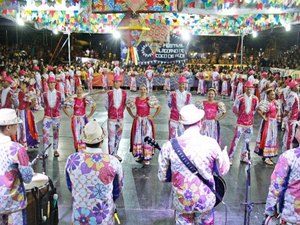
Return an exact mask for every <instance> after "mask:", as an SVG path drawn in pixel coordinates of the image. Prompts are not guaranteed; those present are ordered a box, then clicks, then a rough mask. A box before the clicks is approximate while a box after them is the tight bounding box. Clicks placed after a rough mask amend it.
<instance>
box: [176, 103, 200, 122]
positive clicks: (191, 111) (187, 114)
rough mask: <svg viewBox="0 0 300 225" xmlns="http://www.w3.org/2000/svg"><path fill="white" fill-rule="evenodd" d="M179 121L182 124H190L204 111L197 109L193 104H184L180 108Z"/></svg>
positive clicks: (196, 120) (198, 119) (197, 120)
mask: <svg viewBox="0 0 300 225" xmlns="http://www.w3.org/2000/svg"><path fill="white" fill-rule="evenodd" d="M179 114H180V119H179V122H180V123H182V124H183V125H191V124H194V123H197V122H199V121H200V120H201V119H202V118H203V116H204V114H205V113H204V111H203V110H202V109H198V108H197V107H196V106H195V105H194V104H189V105H185V106H183V107H182V108H181V110H180V112H179Z"/></svg>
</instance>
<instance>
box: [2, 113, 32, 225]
mask: <svg viewBox="0 0 300 225" xmlns="http://www.w3.org/2000/svg"><path fill="white" fill-rule="evenodd" d="M21 122H22V121H21V120H20V118H18V117H17V114H16V112H15V110H13V109H8V108H2V109H0V203H1V204H0V224H1V225H8V224H9V225H25V224H27V220H26V218H27V215H26V209H25V208H26V204H27V202H26V192H25V188H24V184H23V182H25V183H29V182H30V181H31V179H32V176H33V170H32V168H31V166H30V165H29V158H28V155H27V152H26V149H25V148H24V147H23V146H22V145H20V144H19V143H17V142H13V141H12V140H11V138H10V137H11V136H13V135H16V133H17V126H18V124H19V123H21ZM22 181H23V182H22Z"/></svg>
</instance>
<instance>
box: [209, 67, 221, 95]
mask: <svg viewBox="0 0 300 225" xmlns="http://www.w3.org/2000/svg"><path fill="white" fill-rule="evenodd" d="M213 70H214V71H213V72H212V73H211V80H212V88H214V89H215V90H216V92H217V95H218V93H219V81H220V73H219V68H217V67H213Z"/></svg>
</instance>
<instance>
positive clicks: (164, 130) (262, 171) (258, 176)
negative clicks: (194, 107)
mask: <svg viewBox="0 0 300 225" xmlns="http://www.w3.org/2000/svg"><path fill="white" fill-rule="evenodd" d="M128 93H129V97H134V96H135V95H137V94H138V93H131V92H128ZM153 94H154V95H155V96H156V97H158V99H159V100H160V102H161V106H162V111H161V113H160V114H159V116H158V117H157V119H156V120H155V124H156V130H157V141H158V142H159V144H161V145H162V144H163V143H165V142H166V140H167V137H168V116H169V109H168V107H167V96H166V95H165V94H164V92H162V91H158V92H154V93H153ZM193 94H194V95H193V102H195V101H196V100H198V99H203V98H204V97H200V96H196V95H195V93H193ZM92 96H93V98H94V99H95V101H96V102H97V110H96V113H95V114H94V116H93V118H95V119H97V121H99V122H100V123H105V124H106V118H107V113H106V111H105V109H104V96H105V94H104V92H102V91H101V90H95V91H94V94H93V95H92ZM217 100H222V99H220V97H218V98H217ZM222 101H223V102H224V103H225V104H226V106H227V110H228V114H227V117H225V119H224V120H222V121H221V122H220V124H221V139H222V148H223V147H224V146H225V145H227V146H228V148H229V145H230V141H231V139H232V137H233V131H234V126H235V121H236V119H235V116H234V115H233V113H232V111H231V108H232V101H229V99H223V100H222ZM42 113H43V112H42V111H39V112H37V113H36V116H37V118H40V120H39V122H38V129H39V134H40V140H42V129H41V128H42V124H41V118H42V116H41V115H42ZM61 114H62V115H63V116H62V124H61V130H60V141H59V151H60V153H61V156H60V157H59V158H53V157H52V154H51V153H52V151H50V154H49V158H48V159H47V170H48V171H47V174H48V175H49V176H50V177H51V178H52V180H53V181H54V184H55V186H56V188H57V191H58V194H59V198H58V202H59V204H58V206H59V218H60V223H59V224H60V225H70V224H71V213H72V209H71V204H72V203H71V194H70V192H69V191H68V189H67V186H66V181H65V174H64V167H65V162H66V159H67V157H68V156H69V155H70V154H72V153H73V152H74V149H73V140H72V133H71V128H70V127H71V125H70V121H69V119H68V118H67V117H66V116H65V115H64V114H63V112H61ZM259 123H260V118H259V117H258V115H256V117H255V125H254V135H253V138H252V141H251V144H250V147H251V150H252V151H251V155H252V157H253V164H252V165H253V166H252V171H251V172H252V174H251V175H252V176H251V179H252V191H251V200H252V201H253V202H265V200H266V196H267V191H268V185H269V182H270V175H271V173H272V171H273V167H269V166H266V165H265V164H264V163H263V162H262V160H261V158H259V157H258V156H257V155H255V154H254V153H253V149H254V143H255V139H256V135H257V132H258V128H259V127H258V126H259ZM131 124H132V119H131V117H130V116H129V114H128V113H126V115H125V122H124V125H125V127H124V132H123V138H122V140H121V143H120V150H119V155H120V156H121V157H122V158H123V159H124V160H123V162H122V165H123V169H124V175H125V176H124V190H123V194H122V196H121V197H120V198H119V199H118V200H117V209H118V213H119V217H120V220H121V224H122V225H173V224H174V223H175V222H174V211H173V209H172V194H171V186H170V184H169V183H162V182H160V181H159V180H158V178H157V171H158V163H157V157H158V151H156V153H155V156H154V158H153V160H152V161H151V166H149V167H145V168H143V167H142V165H140V164H138V163H136V162H135V160H134V158H133V157H132V155H131V153H130V152H129V138H130V130H131ZM279 138H280V141H281V139H282V134H281V133H279ZM103 149H104V150H105V151H107V139H106V141H105V142H104V146H103ZM199 151H201V146H199ZM239 154H240V148H239V149H238V152H237V153H236V158H235V160H234V163H233V165H232V167H231V169H230V171H229V173H228V174H227V175H226V176H225V177H224V179H225V180H226V183H227V193H226V195H225V202H226V204H227V207H228V214H227V216H228V223H227V224H230V225H243V221H244V205H242V203H243V202H244V199H245V189H246V188H245V187H246V184H245V179H246V169H247V165H245V164H240V162H239ZM34 155H36V152H31V153H30V156H31V158H33V157H34ZM41 164H42V163H41V162H39V163H38V165H37V168H36V170H35V171H36V172H41ZM263 212H264V205H263V204H259V205H254V208H253V212H252V213H251V223H250V224H251V225H260V224H261V222H262V219H263V217H264V216H263ZM215 217H216V219H215V224H216V225H223V224H225V207H224V206H223V205H219V206H218V207H217V208H216V211H215Z"/></svg>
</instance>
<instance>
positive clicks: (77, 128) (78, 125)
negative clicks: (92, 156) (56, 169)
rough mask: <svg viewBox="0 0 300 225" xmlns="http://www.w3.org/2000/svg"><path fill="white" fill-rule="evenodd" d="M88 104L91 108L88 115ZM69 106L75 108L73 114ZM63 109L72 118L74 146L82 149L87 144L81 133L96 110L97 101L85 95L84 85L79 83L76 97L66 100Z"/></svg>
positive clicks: (77, 149)
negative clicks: (69, 110)
mask: <svg viewBox="0 0 300 225" xmlns="http://www.w3.org/2000/svg"><path fill="white" fill-rule="evenodd" d="M87 106H89V107H90V108H91V112H90V113H89V114H88V116H86V107H87ZM68 108H72V109H73V115H72V114H70V113H69V112H68ZM63 111H64V113H65V114H66V115H67V116H68V117H69V118H70V119H71V129H72V134H73V139H74V148H75V150H76V152H77V151H80V150H82V149H84V148H85V144H84V143H83V141H82V140H81V133H82V130H83V128H84V126H85V125H86V124H87V123H88V120H89V118H91V117H92V115H93V114H94V112H95V111H96V103H95V102H94V101H93V99H92V98H91V97H90V96H86V97H84V96H83V86H82V85H79V86H77V87H76V97H74V98H72V97H70V98H68V99H67V100H66V102H65V105H64V108H63Z"/></svg>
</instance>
